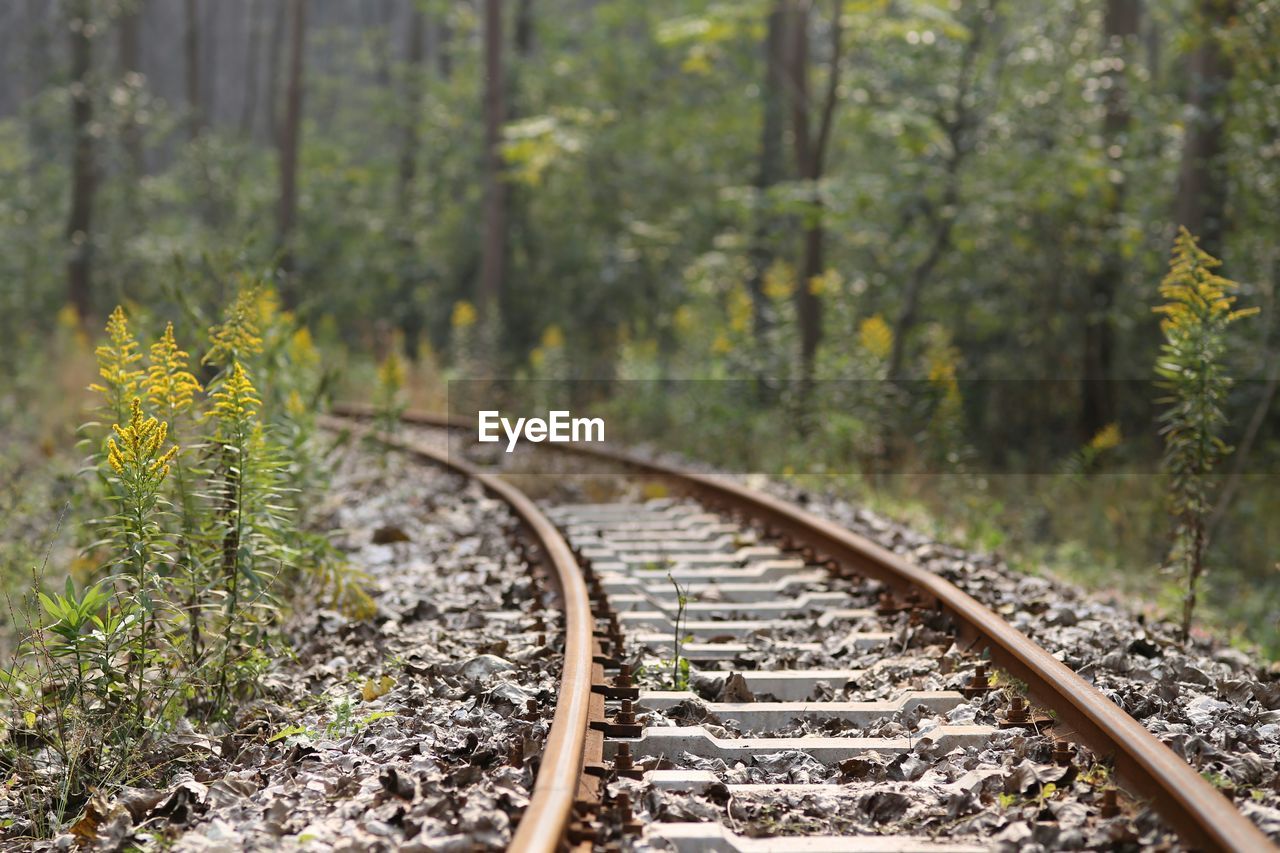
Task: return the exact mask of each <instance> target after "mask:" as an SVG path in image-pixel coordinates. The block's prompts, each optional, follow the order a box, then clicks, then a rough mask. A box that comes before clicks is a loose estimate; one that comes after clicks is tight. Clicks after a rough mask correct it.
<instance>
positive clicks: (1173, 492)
mask: <svg viewBox="0 0 1280 853" xmlns="http://www.w3.org/2000/svg"><path fill="white" fill-rule="evenodd" d="M1220 263H1221V262H1220V261H1218V260H1217V259H1216V258H1214V257H1212V256H1211V255H1209V254H1208V253H1207V252H1205V251H1204V250H1203V249H1201V248H1200V247H1199V246H1198V245H1196V241H1195V238H1194V237H1192V236H1191V234H1190V233H1189V232H1188V231H1187V230H1186V229H1185V228H1183V229H1180V230H1179V232H1178V238H1177V241H1176V242H1175V244H1174V248H1173V258H1172V260H1171V262H1170V265H1169V273H1168V275H1167V276H1165V279H1164V281H1163V282H1161V284H1160V296H1161V297H1162V298H1163V299H1165V300H1167V301H1166V302H1165V303H1164V304H1163V305H1161V306H1159V307H1158V308H1156V309H1155V310H1156V311H1157V312H1159V313H1160V314H1161V315H1163V317H1162V320H1161V323H1160V328H1161V331H1162V332H1163V333H1164V344H1163V345H1162V346H1161V348H1160V357H1159V359H1158V360H1157V361H1156V367H1155V370H1156V375H1157V376H1159V377H1160V383H1159V384H1160V387H1161V389H1162V390H1164V391H1165V392H1166V393H1167V396H1166V397H1164V398H1162V399H1161V401H1160V402H1161V403H1163V404H1164V406H1165V410H1164V411H1163V412H1162V413H1161V415H1160V432H1161V434H1162V435H1163V436H1164V458H1163V466H1164V470H1165V471H1166V472H1167V474H1168V475H1169V507H1170V511H1171V512H1172V514H1173V517H1174V545H1173V549H1172V552H1171V560H1172V561H1174V562H1176V563H1178V564H1181V566H1182V567H1183V571H1184V574H1185V576H1186V590H1185V596H1184V599H1183V608H1182V633H1183V636H1184V637H1189V636H1190V632H1191V620H1192V616H1193V613H1194V610H1195V605H1196V587H1197V584H1198V583H1199V581H1200V576H1201V575H1202V574H1203V573H1204V569H1205V550H1206V547H1207V545H1208V542H1207V535H1208V531H1207V527H1206V518H1207V516H1208V514H1209V512H1210V511H1211V510H1212V508H1213V507H1212V488H1211V482H1210V474H1212V473H1213V470H1214V468H1215V467H1216V466H1217V464H1218V463H1219V462H1220V461H1221V460H1222V458H1223V457H1225V456H1226V455H1227V454H1228V453H1230V452H1231V448H1230V447H1228V446H1227V444H1226V442H1225V441H1223V439H1222V431H1223V429H1224V427H1225V426H1226V422H1227V418H1226V414H1225V413H1224V411H1223V407H1224V405H1225V402H1226V396H1227V391H1228V389H1230V387H1231V384H1232V383H1231V378H1230V376H1228V375H1227V372H1226V367H1225V365H1224V364H1223V357H1224V354H1225V351H1226V347H1227V328H1228V327H1229V326H1230V325H1231V324H1232V323H1234V322H1235V321H1236V320H1239V319H1241V318H1243V317H1247V316H1249V315H1250V314H1253V313H1256V311H1257V309H1245V310H1233V309H1232V307H1231V306H1232V305H1233V304H1234V303H1235V301H1236V297H1235V296H1234V295H1232V294H1233V292H1234V291H1235V290H1236V287H1237V285H1236V284H1235V283H1234V282H1232V281H1229V280H1227V279H1225V278H1223V277H1221V276H1219V275H1217V274H1216V273H1214V272H1213V270H1214V269H1215V268H1216V267H1218V266H1219V264H1220Z"/></svg>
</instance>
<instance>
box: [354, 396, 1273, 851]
mask: <svg viewBox="0 0 1280 853" xmlns="http://www.w3.org/2000/svg"><path fill="white" fill-rule="evenodd" d="M339 410H340V411H343V412H345V413H347V414H350V415H352V416H368V415H369V414H370V413H371V409H369V408H368V407H362V406H342V407H339ZM403 420H404V421H405V422H408V423H416V424H421V425H425V426H435V427H450V428H471V429H474V427H475V423H474V421H469V420H466V419H463V418H458V417H451V416H442V415H435V414H428V413H418V412H410V413H406V414H405V415H404V416H403ZM551 447H553V448H555V449H557V450H561V451H567V452H571V453H575V454H578V455H583V456H587V457H591V458H595V459H599V460H602V461H605V462H609V463H611V464H614V465H623V466H625V467H628V468H631V469H633V470H636V471H639V472H643V473H645V474H646V475H649V476H656V477H659V478H661V479H664V480H667V481H669V482H670V483H672V484H673V485H675V486H677V487H679V488H681V489H682V490H684V491H686V492H692V493H693V494H694V495H695V496H696V497H699V498H701V499H702V500H703V501H704V502H706V503H707V504H709V505H711V506H713V507H715V506H719V507H724V508H729V509H736V510H740V511H742V512H744V513H746V514H748V515H749V516H753V517H755V518H757V519H759V520H760V521H762V522H764V523H765V524H766V525H769V526H774V527H778V528H781V529H782V530H783V531H785V532H787V533H790V534H791V535H793V536H794V537H796V538H797V539H799V540H801V541H803V542H804V543H805V544H806V545H809V546H812V547H814V548H815V549H816V550H817V551H818V552H821V553H824V554H825V555H826V556H828V557H830V558H832V559H834V560H836V561H837V563H839V564H840V565H841V566H842V567H846V568H847V569H852V570H853V571H854V572H856V573H859V574H863V575H867V576H870V577H874V578H876V579H878V580H881V581H883V582H885V583H888V584H890V585H892V586H894V587H895V588H897V589H899V590H901V589H904V588H905V589H915V590H917V591H919V592H923V593H925V594H927V595H928V596H930V597H931V598H932V599H933V602H934V603H936V605H937V606H939V607H940V608H941V609H942V610H943V611H945V612H947V613H949V614H950V615H951V616H952V617H953V618H954V619H955V620H956V622H957V627H958V629H959V632H960V635H961V637H960V639H963V640H968V641H970V642H973V643H985V644H987V649H988V652H989V654H990V656H991V659H992V660H993V661H994V662H995V663H997V664H999V665H1000V666H1001V667H1003V668H1004V669H1006V670H1007V671H1008V672H1010V673H1011V674H1012V675H1014V676H1015V677H1017V678H1018V679H1020V680H1021V681H1023V682H1025V683H1026V684H1027V686H1028V693H1029V694H1030V696H1031V698H1032V699H1034V700H1035V701H1036V702H1038V703H1039V704H1041V705H1043V706H1045V707H1046V708H1049V709H1051V710H1052V711H1053V712H1054V714H1055V715H1056V716H1057V722H1058V724H1059V725H1058V727H1057V730H1058V731H1063V727H1062V725H1061V724H1064V723H1065V724H1066V726H1067V727H1069V730H1070V731H1071V732H1072V734H1073V735H1074V737H1075V738H1076V739H1077V740H1079V741H1080V742H1083V743H1084V744H1085V745H1087V746H1088V747H1089V748H1090V749H1091V750H1093V752H1094V753H1096V754H1098V755H1099V756H1102V757H1104V758H1109V759H1110V760H1111V761H1112V762H1113V763H1114V766H1115V769H1116V772H1117V775H1118V776H1119V778H1120V780H1121V781H1122V782H1123V783H1124V785H1125V787H1126V788H1127V789H1128V790H1129V791H1130V793H1133V794H1137V795H1140V796H1142V797H1146V798H1149V799H1150V801H1151V805H1152V807H1153V808H1154V809H1155V810H1156V812H1158V813H1159V814H1160V815H1161V816H1162V817H1163V818H1164V819H1165V820H1167V821H1168V822H1169V824H1170V825H1171V826H1173V827H1174V828H1175V829H1177V830H1178V832H1179V833H1181V835H1182V837H1183V838H1184V839H1185V840H1186V841H1188V842H1189V843H1191V844H1193V845H1195V846H1197V847H1198V848H1201V849H1205V850H1222V851H1239V853H1255V851H1262V850H1271V849H1276V846H1275V845H1274V844H1273V843H1272V842H1271V840H1270V839H1269V838H1268V837H1267V836H1266V835H1265V834H1264V833H1263V832H1262V830H1260V829H1259V828H1258V827H1257V826H1256V825H1255V824H1254V823H1253V822H1252V821H1250V820H1249V819H1248V818H1246V817H1245V816H1244V815H1243V814H1241V813H1240V811H1239V810H1238V809H1236V807H1235V806H1234V805H1233V804H1232V803H1231V801H1230V800H1228V799H1227V798H1226V796H1225V795H1223V794H1222V793H1221V792H1220V791H1218V790H1217V789H1215V788H1214V787H1213V786H1212V785H1210V784H1209V783H1208V782H1207V781H1206V780H1205V779H1203V778H1202V777H1201V776H1200V774H1199V773H1197V772H1196V771H1195V770H1194V769H1193V768H1192V767H1191V766H1190V765H1189V764H1187V763H1186V762H1185V761H1184V760H1183V759H1181V758H1179V757H1178V756H1177V755H1176V754H1174V752H1173V751H1172V750H1170V749H1169V748H1168V747H1166V746H1165V745H1164V744H1162V743H1161V742H1160V741H1159V740H1157V739H1156V737H1155V736H1154V735H1152V734H1151V733H1150V732H1149V731H1147V730H1146V728H1144V727H1143V726H1142V724H1141V723H1139V722H1138V721H1137V720H1135V719H1134V718H1133V717H1131V716H1130V715H1129V714H1128V713H1126V712H1125V711H1124V709H1122V708H1120V707H1119V706H1117V705H1116V704H1114V703H1113V702H1111V701H1110V700H1109V699H1107V698H1106V697H1105V696H1103V695H1102V693H1100V692H1099V691H1098V690H1096V689H1095V688H1094V687H1093V686H1092V685H1090V684H1089V683H1088V682H1086V681H1085V680H1084V679H1083V678H1081V677H1080V676H1079V675H1077V674H1076V673H1075V672H1073V671H1072V670H1071V669H1070V668H1069V667H1067V666H1066V665H1065V664H1063V663H1062V662H1061V661H1059V660H1058V659H1057V658H1055V657H1054V656H1053V655H1052V654H1050V653H1049V652H1048V651H1047V650H1045V649H1043V648H1041V647H1040V646H1038V645H1036V643H1035V642H1033V641H1032V640H1031V639H1030V638H1029V637H1027V636H1026V635H1025V634H1023V633H1021V632H1020V631H1018V630H1016V629H1015V628H1014V627H1013V626H1012V625H1010V624H1009V623H1008V622H1007V621H1005V620H1004V619H1003V618H1001V617H1000V616H999V615H998V614H996V613H995V612H993V611H992V610H990V609H989V608H987V607H986V606H985V605H983V604H982V603H980V602H979V601H978V600H977V599H975V598H973V596H971V595H969V594H968V593H966V592H964V591H963V590H961V589H960V588H959V587H957V586H955V585H954V584H952V583H951V582H950V581H947V580H945V579H944V578H941V577H939V576H937V575H935V574H933V573H931V572H928V571H925V570H924V569H921V568H919V567H917V566H913V565H911V564H910V563H908V562H907V561H906V560H904V559H903V558H901V557H899V556H898V555H897V554H895V553H893V552H892V551H890V550H888V549H887V548H884V547H882V546H880V545H877V544H876V543H874V542H872V541H871V540H869V539H867V538H866V537H863V536H859V535H858V534H856V533H853V532H852V531H849V530H846V529H845V528H843V527H841V526H839V525H838V524H836V523H834V522H831V521H828V520H826V519H823V518H819V517H818V516H816V515H813V514H812V513H809V512H807V511H805V510H803V509H800V508H799V507H796V506H793V505H792V504H789V503H787V502H785V501H783V500H780V499H778V498H775V497H773V496H771V495H767V494H764V493H762V492H758V491H754V490H751V489H747V488H745V487H743V486H740V485H738V484H737V483H733V482H730V481H729V480H726V479H723V478H720V477H713V476H709V475H706V474H701V473H697V472H692V471H686V470H683V469H681V468H677V467H675V466H672V465H667V464H664V463H660V462H653V461H650V460H647V459H642V458H640V457H637V456H634V455H632V454H629V453H625V452H622V451H617V450H611V449H603V448H600V447H596V446H592V445H587V444H556V445H551Z"/></svg>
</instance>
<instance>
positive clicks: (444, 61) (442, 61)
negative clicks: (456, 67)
mask: <svg viewBox="0 0 1280 853" xmlns="http://www.w3.org/2000/svg"><path fill="white" fill-rule="evenodd" d="M452 39H453V26H452V25H451V24H450V23H449V11H448V9H447V8H446V9H444V10H442V11H441V12H440V14H439V15H438V16H437V17H436V19H435V44H434V48H435V54H436V71H437V72H439V74H440V79H442V80H448V79H449V77H450V75H452V74H453V53H452V52H451V51H450V45H449V42H450V41H452Z"/></svg>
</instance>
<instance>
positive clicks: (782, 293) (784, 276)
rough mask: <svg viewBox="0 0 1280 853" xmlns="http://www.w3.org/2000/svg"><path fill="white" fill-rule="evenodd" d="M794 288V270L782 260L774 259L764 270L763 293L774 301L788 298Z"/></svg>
mask: <svg viewBox="0 0 1280 853" xmlns="http://www.w3.org/2000/svg"><path fill="white" fill-rule="evenodd" d="M795 289H796V271H795V270H794V269H793V268H792V267H791V264H789V263H787V262H786V261H784V260H781V259H779V260H776V261H774V262H773V263H772V264H771V265H770V266H769V269H767V270H765V273H764V295H765V296H767V297H769V298H770V299H772V300H773V301H774V302H782V301H783V300H785V299H790V298H791V294H792V293H793V292H794V291H795Z"/></svg>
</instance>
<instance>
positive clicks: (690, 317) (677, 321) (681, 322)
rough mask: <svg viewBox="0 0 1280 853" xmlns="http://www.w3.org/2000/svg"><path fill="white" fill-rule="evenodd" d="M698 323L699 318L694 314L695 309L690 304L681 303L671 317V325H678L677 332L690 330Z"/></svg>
mask: <svg viewBox="0 0 1280 853" xmlns="http://www.w3.org/2000/svg"><path fill="white" fill-rule="evenodd" d="M696 324H697V318H696V317H695V316H694V314H693V309H692V308H690V307H689V306H688V305H681V306H680V307H679V308H677V309H676V313H675V315H674V316H673V317H672V318H671V325H673V326H675V327H676V331H677V332H681V333H684V332H690V331H692V330H693V327H694V326H695V325H696Z"/></svg>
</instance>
